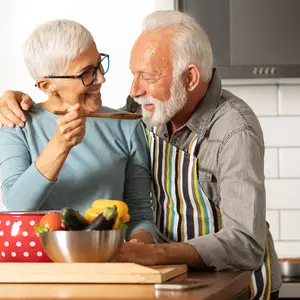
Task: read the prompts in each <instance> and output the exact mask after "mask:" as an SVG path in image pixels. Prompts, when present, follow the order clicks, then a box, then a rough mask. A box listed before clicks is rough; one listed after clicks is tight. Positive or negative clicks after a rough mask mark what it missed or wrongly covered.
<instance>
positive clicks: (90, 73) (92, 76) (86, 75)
mask: <svg viewBox="0 0 300 300" xmlns="http://www.w3.org/2000/svg"><path fill="white" fill-rule="evenodd" d="M108 69H109V54H105V53H100V60H99V62H98V63H97V66H95V67H90V68H88V69H87V70H85V71H84V72H82V73H81V74H79V75H65V76H52V75H51V76H45V77H44V78H62V79H63V78H73V79H77V78H80V79H81V81H82V83H83V85H84V86H89V85H92V84H93V83H94V82H95V81H96V79H97V72H98V70H99V71H100V72H101V74H102V75H104V74H106V73H107V71H108Z"/></svg>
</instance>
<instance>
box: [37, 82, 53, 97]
mask: <svg viewBox="0 0 300 300" xmlns="http://www.w3.org/2000/svg"><path fill="white" fill-rule="evenodd" d="M36 86H37V87H38V88H39V89H40V90H41V91H42V92H44V93H45V94H47V95H49V96H53V94H54V93H56V86H55V84H53V83H52V82H51V81H50V80H49V79H47V78H38V79H37V80H36Z"/></svg>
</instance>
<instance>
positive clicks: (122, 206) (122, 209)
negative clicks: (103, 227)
mask: <svg viewBox="0 0 300 300" xmlns="http://www.w3.org/2000/svg"><path fill="white" fill-rule="evenodd" d="M113 205H116V206H117V211H118V217H117V219H116V222H115V225H114V227H113V229H118V228H119V224H120V219H122V222H124V223H127V222H129V221H130V215H129V213H128V206H127V204H126V203H125V202H124V201H120V200H104V199H103V200H102V199H98V200H95V201H94V202H93V204H92V207H91V208H88V209H87V210H86V211H85V218H86V219H87V220H88V221H89V222H91V221H93V220H94V219H95V218H96V217H97V216H98V215H99V214H101V213H102V212H103V210H104V208H105V207H111V206H113Z"/></svg>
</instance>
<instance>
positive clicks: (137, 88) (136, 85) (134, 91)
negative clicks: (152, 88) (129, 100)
mask: <svg viewBox="0 0 300 300" xmlns="http://www.w3.org/2000/svg"><path fill="white" fill-rule="evenodd" d="M145 94H146V91H145V89H144V88H143V86H142V85H141V84H140V82H139V79H138V78H135V79H133V81H132V84H131V89H130V96H131V97H139V96H143V95H145Z"/></svg>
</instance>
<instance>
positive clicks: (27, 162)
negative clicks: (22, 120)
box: [0, 127, 54, 210]
mask: <svg viewBox="0 0 300 300" xmlns="http://www.w3.org/2000/svg"><path fill="white" fill-rule="evenodd" d="M20 130H21V129H20V128H18V127H15V128H14V129H8V128H1V129H0V149H1V151H0V181H1V191H2V199H3V203H4V205H5V206H6V208H7V209H8V210H37V209H39V207H40V206H41V205H42V204H43V201H44V200H45V199H46V197H47V196H48V194H49V192H50V190H51V188H52V186H53V184H54V183H53V182H52V181H50V180H48V179H47V178H46V177H44V176H43V175H42V174H41V173H40V172H39V171H38V169H37V168H36V166H35V164H34V163H33V162H32V159H31V155H30V151H29V149H28V147H27V145H26V142H25V140H24V139H23V138H22V135H21V134H20V132H19V131H20Z"/></svg>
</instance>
